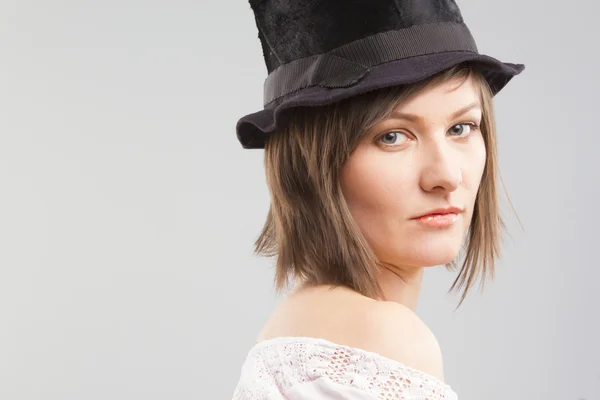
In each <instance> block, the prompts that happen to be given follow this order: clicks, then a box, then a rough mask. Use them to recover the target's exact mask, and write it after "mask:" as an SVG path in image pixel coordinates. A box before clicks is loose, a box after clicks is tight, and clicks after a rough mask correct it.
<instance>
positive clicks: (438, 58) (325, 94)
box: [236, 0, 525, 149]
mask: <svg viewBox="0 0 600 400" xmlns="http://www.w3.org/2000/svg"><path fill="white" fill-rule="evenodd" d="M250 7H251V8H252V11H253V13H254V17H255V22H256V27H257V29H258V37H259V40H260V43H261V46H262V51H263V57H264V61H265V64H266V67H267V71H268V76H267V78H266V80H265V82H264V93H263V109H262V110H260V111H257V112H254V113H252V114H248V115H246V116H244V117H242V118H241V119H239V120H238V122H237V125H236V131H237V137H238V140H239V141H240V143H241V144H242V146H243V147H244V148H246V149H260V148H264V145H265V141H266V139H267V138H268V135H269V134H270V133H271V132H273V131H275V130H277V129H279V128H280V127H281V126H282V124H284V123H285V117H286V115H288V113H290V112H293V109H294V108H295V107H311V106H321V105H327V104H331V103H334V102H336V101H339V100H343V99H347V98H349V97H352V96H355V95H358V94H362V93H366V92H369V91H372V90H375V89H380V88H384V87H390V86H395V85H402V84H408V83H414V82H418V81H421V80H423V79H426V78H428V77H431V76H432V75H435V74H436V73H438V72H441V71H443V70H445V69H447V68H450V67H452V66H454V65H456V64H459V63H463V62H469V63H472V64H477V65H478V66H479V68H480V69H481V70H482V71H483V73H484V76H485V78H486V80H487V82H488V84H489V86H490V88H491V89H492V93H493V94H494V95H495V94H497V93H498V92H499V91H500V90H501V89H502V88H503V87H504V86H505V85H506V84H507V83H508V82H509V81H510V80H511V79H512V77H513V76H515V75H517V74H519V73H520V72H521V71H523V69H524V68H525V66H524V65H523V64H512V63H507V62H502V61H499V60H498V59H496V58H493V57H491V56H489V55H485V54H480V53H479V51H478V49H477V45H476V43H475V40H474V38H473V36H472V35H471V32H470V31H469V28H468V27H467V25H466V24H465V22H464V20H463V18H462V15H461V12H460V9H459V8H458V6H457V4H456V2H455V1H453V0H250Z"/></svg>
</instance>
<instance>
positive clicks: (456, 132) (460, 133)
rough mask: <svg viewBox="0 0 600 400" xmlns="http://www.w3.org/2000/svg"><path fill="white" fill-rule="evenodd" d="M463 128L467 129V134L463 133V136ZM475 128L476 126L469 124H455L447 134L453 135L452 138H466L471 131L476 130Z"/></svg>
mask: <svg viewBox="0 0 600 400" xmlns="http://www.w3.org/2000/svg"><path fill="white" fill-rule="evenodd" d="M465 127H468V129H467V133H465V134H464V135H463V133H464V132H465ZM456 128H458V129H456ZM476 128H477V125H475V124H473V123H470V122H469V123H462V124H456V125H454V126H453V127H452V128H450V130H449V131H448V132H450V133H451V134H453V136H467V135H468V134H470V133H471V130H472V129H476Z"/></svg>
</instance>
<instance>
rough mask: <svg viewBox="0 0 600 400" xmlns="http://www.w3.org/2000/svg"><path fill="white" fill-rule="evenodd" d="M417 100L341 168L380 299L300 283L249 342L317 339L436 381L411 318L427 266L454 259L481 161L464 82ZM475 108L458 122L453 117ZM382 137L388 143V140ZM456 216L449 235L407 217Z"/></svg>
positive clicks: (433, 362)
mask: <svg viewBox="0 0 600 400" xmlns="http://www.w3.org/2000/svg"><path fill="white" fill-rule="evenodd" d="M460 84H461V81H457V80H454V81H448V82H445V83H442V84H439V85H437V86H431V87H429V88H427V89H425V90H423V91H421V92H419V93H418V94H417V95H416V96H415V97H414V98H412V99H410V100H408V101H406V102H405V103H403V104H401V105H400V106H399V107H398V108H397V109H396V110H395V111H397V112H401V113H404V114H407V113H408V114H414V115H416V116H418V117H419V118H418V119H416V120H414V121H409V120H406V119H402V118H398V117H394V118H390V119H387V120H385V121H381V122H380V123H378V124H377V125H376V126H373V127H372V129H370V130H369V131H368V132H366V133H365V135H364V137H363V138H362V140H361V142H360V143H359V145H358V147H357V148H356V150H355V151H354V152H353V153H352V154H351V156H350V158H349V160H348V161H347V162H346V164H345V165H344V167H343V169H342V174H341V185H342V189H343V191H344V195H345V198H346V201H347V203H348V206H349V208H350V212H351V214H352V216H353V218H354V219H355V220H356V222H357V224H358V226H359V228H360V230H361V231H362V233H363V234H364V235H365V237H366V239H367V241H368V242H369V244H370V245H371V246H372V247H373V249H374V251H375V253H376V255H377V257H378V258H379V260H381V261H382V262H383V263H384V267H383V268H381V269H380V270H379V272H378V281H379V284H380V286H381V288H382V290H383V294H384V298H383V299H371V298H368V297H366V296H363V295H361V294H358V293H356V292H354V291H352V290H350V289H348V288H343V287H336V288H334V290H330V289H332V287H331V286H329V285H322V286H317V287H304V286H302V285H301V284H298V285H297V286H296V288H295V289H294V290H292V291H291V292H290V293H289V295H288V296H287V297H286V299H284V301H282V302H281V303H280V304H279V306H278V307H277V308H276V310H275V311H274V312H273V314H272V315H271V317H270V318H269V320H268V321H267V323H266V324H265V326H264V327H263V329H262V330H261V332H260V333H259V335H258V338H257V342H260V341H262V340H267V339H270V338H275V337H280V336H306V337H319V338H324V339H326V340H329V341H331V342H334V343H338V344H344V345H347V346H350V347H355V348H360V349H365V350H368V351H371V352H374V353H378V354H380V355H383V356H385V357H388V358H390V359H393V360H396V361H399V362H401V363H402V364H404V365H407V366H410V367H412V368H416V369H418V370H421V371H423V372H425V373H428V374H430V375H431V376H434V377H436V378H437V379H439V380H441V381H443V380H444V371H443V361H442V354H441V350H440V347H439V344H438V342H437V340H436V338H435V336H434V335H433V333H432V332H431V331H430V330H429V328H428V327H427V326H426V325H425V324H424V323H423V321H422V320H421V319H420V318H419V317H418V316H417V314H416V312H415V311H416V306H417V301H418V298H419V293H420V291H421V284H422V278H423V271H424V269H425V268H426V267H430V266H434V265H443V264H445V263H448V262H450V261H451V260H452V259H454V258H455V257H456V256H457V255H458V253H459V251H460V247H461V245H462V242H463V240H464V237H465V234H466V233H467V230H468V227H469V224H470V221H471V217H472V214H473V207H474V204H475V198H476V195H477V190H478V187H479V184H480V181H481V177H482V174H483V170H484V167H485V161H486V149H485V144H484V140H483V137H482V134H481V132H480V130H479V129H478V128H476V127H470V126H469V125H468V124H474V125H475V126H477V127H478V126H480V124H481V117H482V115H481V108H480V106H479V96H478V93H477V91H476V88H475V86H474V84H473V82H472V81H471V80H470V79H469V80H467V81H465V82H464V83H463V84H462V85H460ZM472 103H476V107H475V108H472V109H470V110H468V111H466V112H464V113H462V114H461V115H455V116H452V115H453V114H455V113H456V111H457V110H459V109H461V108H463V107H465V106H468V105H470V104H472ZM386 134H388V135H386ZM447 206H456V207H459V208H461V209H462V212H460V213H459V215H458V218H457V220H456V221H455V222H454V224H453V225H451V226H450V227H447V228H431V227H426V226H423V225H422V224H420V223H419V222H417V221H415V220H413V219H412V218H413V217H416V216H419V215H422V214H425V213H427V212H430V211H431V210H433V209H435V208H443V207H447Z"/></svg>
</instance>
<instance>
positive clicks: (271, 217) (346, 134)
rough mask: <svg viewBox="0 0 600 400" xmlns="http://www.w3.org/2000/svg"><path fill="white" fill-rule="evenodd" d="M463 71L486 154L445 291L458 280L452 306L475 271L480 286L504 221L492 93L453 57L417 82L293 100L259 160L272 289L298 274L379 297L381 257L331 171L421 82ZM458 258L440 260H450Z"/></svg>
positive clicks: (261, 241)
mask: <svg viewBox="0 0 600 400" xmlns="http://www.w3.org/2000/svg"><path fill="white" fill-rule="evenodd" d="M469 77H473V79H474V81H475V84H476V87H477V89H478V92H479V96H480V100H481V105H482V111H483V119H482V123H481V125H480V127H481V131H482V134H483V138H484V142H485V146H486V153H487V157H486V164H485V169H484V172H483V176H482V179H481V183H480V186H479V189H478V193H477V197H476V201H475V206H474V210H473V215H472V220H471V223H470V226H469V229H468V232H467V238H466V241H465V243H464V245H463V248H462V249H461V255H464V260H463V263H462V266H461V268H460V271H459V274H458V276H457V278H456V280H455V281H454V283H453V285H452V287H451V288H450V289H449V291H452V290H453V289H455V288H457V289H461V288H464V290H463V294H462V297H461V300H460V303H459V305H458V306H460V304H462V302H463V301H464V299H465V297H466V295H467V292H468V291H469V289H470V288H471V287H472V286H473V284H474V282H475V280H476V279H477V277H478V276H481V283H482V289H483V283H484V281H485V277H486V276H488V275H489V276H491V278H492V279H493V277H494V265H495V260H496V259H497V258H499V256H500V244H501V230H503V229H504V228H505V225H504V222H503V220H502V218H501V217H500V214H499V207H498V200H497V195H496V173H497V172H498V171H497V170H498V160H497V148H496V128H495V121H494V110H493V105H492V97H493V95H492V92H491V91H490V88H489V86H488V84H487V82H486V80H485V79H484V77H483V75H482V73H481V72H480V71H479V70H478V69H477V68H476V67H474V66H469V65H467V64H462V65H457V66H455V67H453V68H451V69H448V70H445V71H443V72H441V73H439V74H437V75H435V76H433V77H431V78H430V79H427V80H426V81H421V82H417V83H414V84H409V85H402V86H395V87H390V88H385V89H379V90H376V91H372V92H369V93H366V94H363V95H360V96H355V97H353V98H351V99H347V100H343V101H340V102H337V103H334V104H331V105H326V106H321V107H304V108H296V109H294V110H293V111H292V112H291V113H290V114H289V115H288V119H287V123H286V126H285V128H283V129H281V130H279V131H277V132H274V133H273V134H271V136H270V137H269V139H268V141H267V143H266V146H265V159H264V162H265V170H266V177H267V184H268V186H269V190H270V195H271V205H270V209H269V212H268V215H267V218H266V222H265V224H264V227H263V229H262V232H261V234H260V236H259V237H258V239H257V240H256V242H255V251H256V253H257V254H260V255H264V256H272V257H276V265H275V277H274V283H275V288H276V291H277V293H278V294H279V293H280V291H281V290H282V289H284V288H285V287H286V286H287V284H288V283H289V280H290V279H293V280H296V279H300V280H302V281H304V284H306V285H308V286H311V285H321V284H327V285H332V286H344V287H348V288H350V289H352V290H354V291H356V292H358V293H361V294H363V295H365V296H368V297H371V298H383V295H382V292H381V288H380V287H379V285H378V283H377V280H376V275H375V272H376V268H378V267H379V265H380V264H379V262H378V260H377V258H376V256H375V254H374V252H373V250H372V249H371V247H370V246H369V245H368V243H367V241H366V239H365V237H364V236H363V235H362V233H361V232H360V229H359V228H358V226H357V225H356V223H355V221H354V219H353V218H352V215H351V214H350V211H349V209H348V206H347V203H346V201H345V198H344V196H343V194H342V189H341V186H340V181H339V177H340V170H341V168H342V166H343V165H344V163H345V161H346V160H347V159H348V158H349V157H350V155H351V153H352V151H353V149H354V148H355V147H356V145H357V144H358V142H359V140H360V138H361V136H362V135H363V133H364V132H366V131H367V130H369V128H370V127H372V126H373V125H374V124H376V123H378V122H380V121H381V120H382V119H384V118H386V117H387V116H389V114H390V113H391V112H392V111H393V110H394V109H395V108H396V107H397V106H398V105H399V104H401V103H402V102H404V101H406V100H407V99H409V98H411V97H413V96H415V95H416V94H418V93H419V92H420V91H421V90H422V89H424V88H425V87H429V86H430V85H436V84H439V83H441V82H445V81H448V80H450V79H453V78H462V79H464V80H463V82H464V81H466V80H467V79H468V78H469ZM462 253H464V254H462ZM461 255H459V257H457V259H458V258H460V256H461ZM457 259H454V260H453V261H452V262H451V263H449V264H446V268H447V269H449V270H454V271H455V270H456V269H458V261H457Z"/></svg>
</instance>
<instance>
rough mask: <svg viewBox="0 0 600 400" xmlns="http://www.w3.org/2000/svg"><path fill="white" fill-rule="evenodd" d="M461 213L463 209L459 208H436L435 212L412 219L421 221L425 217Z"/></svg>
mask: <svg viewBox="0 0 600 400" xmlns="http://www.w3.org/2000/svg"><path fill="white" fill-rule="evenodd" d="M461 212H462V208H458V207H446V208H436V209H435V210H431V211H428V212H427V213H425V214H422V215H419V216H418V217H414V218H412V219H421V218H425V217H432V216H434V215H445V214H459V213H461Z"/></svg>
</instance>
